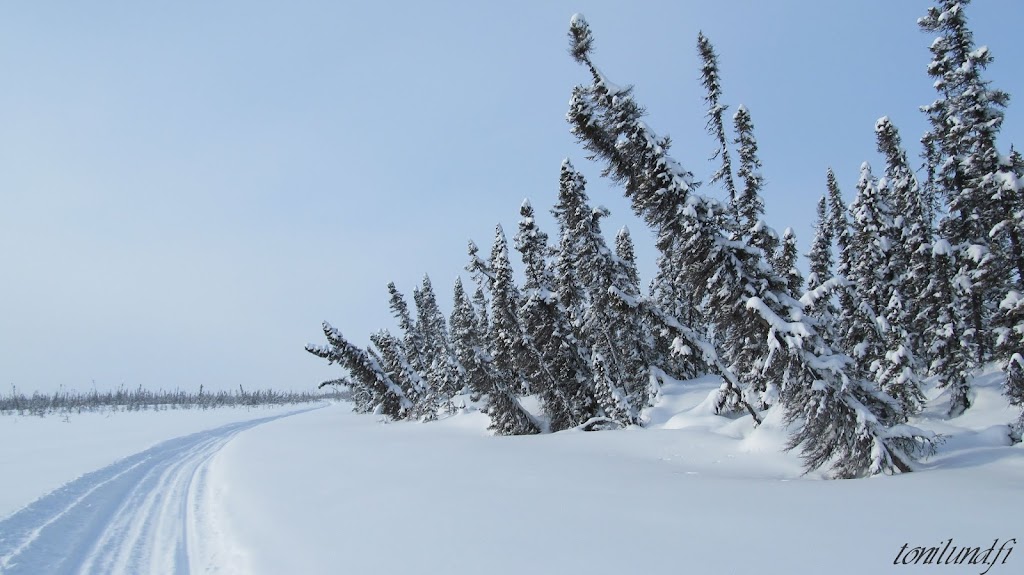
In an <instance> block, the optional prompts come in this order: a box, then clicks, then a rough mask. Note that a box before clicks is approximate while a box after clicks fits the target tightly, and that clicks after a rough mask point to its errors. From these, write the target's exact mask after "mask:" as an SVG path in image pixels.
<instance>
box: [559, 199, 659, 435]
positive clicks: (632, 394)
mask: <svg viewBox="0 0 1024 575" xmlns="http://www.w3.org/2000/svg"><path fill="white" fill-rule="evenodd" d="M584 205H586V204H585V203H584ZM607 215H608V210H607V209H605V208H604V207H597V208H594V209H592V210H590V217H588V218H584V219H582V220H581V221H580V222H579V228H578V230H577V231H576V235H577V236H578V237H579V238H580V253H579V260H578V261H577V267H576V277H577V278H578V279H579V281H580V283H581V284H582V285H583V286H584V290H585V291H586V293H587V301H588V305H587V307H586V308H585V309H584V312H583V317H582V318H581V319H582V321H581V322H580V327H579V330H580V339H581V340H582V342H583V343H584V344H586V345H587V346H589V347H590V349H591V354H592V355H591V367H592V369H594V370H595V371H594V373H593V377H594V386H595V390H601V389H603V390H604V391H603V392H600V393H596V397H597V400H598V405H600V407H601V409H602V410H603V411H604V414H605V416H606V417H609V418H611V419H613V420H615V421H616V422H617V423H619V424H620V425H624V426H625V425H634V424H637V423H639V421H640V419H639V410H638V409H636V406H638V405H642V404H644V403H646V401H647V398H648V396H649V391H648V385H649V381H650V373H649V370H648V368H647V367H648V366H647V364H646V362H645V361H644V359H643V358H638V357H637V356H636V355H634V354H636V353H638V351H639V349H640V347H641V345H642V343H641V342H640V341H638V340H637V339H638V338H642V337H643V336H642V334H641V333H638V323H639V322H638V321H637V319H636V317H635V311H634V309H635V308H634V307H630V306H629V305H624V304H623V302H622V296H625V295H626V294H628V293H631V292H633V291H634V287H633V286H631V285H629V279H628V277H627V274H625V273H623V271H624V269H623V267H622V265H621V264H620V262H619V261H618V258H617V257H615V254H613V253H612V251H611V250H610V249H609V248H608V245H607V244H606V243H605V240H604V235H603V234H602V232H601V218H604V217H606V216H607ZM626 297H628V296H626ZM598 364H600V365H601V373H598V372H597V371H596V368H597V366H598Z"/></svg>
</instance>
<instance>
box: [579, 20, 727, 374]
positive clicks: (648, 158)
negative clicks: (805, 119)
mask: <svg viewBox="0 0 1024 575" xmlns="http://www.w3.org/2000/svg"><path fill="white" fill-rule="evenodd" d="M577 16H579V15H577ZM578 21H579V22H578V23H579V25H574V26H573V27H572V28H571V29H570V35H573V45H572V47H571V51H572V53H573V55H574V57H575V58H577V60H578V61H580V62H589V52H588V50H589V48H587V46H589V45H591V44H592V42H593V38H591V37H590V30H589V28H587V26H586V23H585V22H584V21H583V18H582V16H579V18H578ZM588 67H589V68H590V69H591V72H592V73H593V74H594V83H593V84H592V85H591V86H577V87H576V88H575V89H574V90H573V96H572V99H571V100H570V104H569V112H568V114H567V119H568V121H569V122H570V124H571V125H572V131H573V133H574V134H576V136H577V138H578V139H579V140H580V141H581V142H583V145H584V147H585V148H586V149H587V150H589V151H591V152H593V153H594V154H595V156H596V157H601V158H604V157H614V158H615V159H616V161H615V162H609V164H608V166H607V167H606V169H605V171H604V175H605V176H606V177H609V178H611V179H612V180H613V181H615V182H617V183H620V184H623V185H624V186H625V193H626V197H627V198H629V199H630V200H631V201H632V204H633V210H634V212H636V213H638V214H644V216H643V217H644V219H645V221H646V222H647V224H648V225H649V226H651V227H652V228H653V229H654V231H655V246H656V247H657V249H658V252H659V255H658V259H657V273H656V276H655V278H654V280H653V282H652V284H651V290H650V291H651V297H652V298H653V299H654V301H655V302H656V304H657V306H658V307H659V309H660V310H661V311H662V312H664V313H666V314H668V315H670V316H672V317H674V318H677V319H678V321H680V322H682V323H685V324H686V327H687V328H688V330H689V329H692V332H693V333H695V334H697V333H703V332H704V331H705V330H704V327H703V317H702V314H701V313H700V304H701V302H700V300H699V299H698V298H697V297H696V296H695V295H694V293H693V291H692V290H689V289H688V285H687V277H688V276H689V271H688V270H687V269H685V267H684V266H683V263H684V262H683V259H682V258H681V257H679V252H680V246H679V245H678V244H677V243H676V242H677V239H678V238H679V237H680V236H679V233H678V231H679V230H678V224H679V222H678V217H677V214H678V212H679V211H680V210H681V209H682V208H683V206H684V205H685V203H686V198H687V196H688V195H689V193H690V189H691V188H693V187H695V186H697V185H698V184H697V183H696V182H695V181H694V179H693V174H691V173H690V172H688V171H686V170H683V169H682V168H681V167H680V166H676V165H672V166H669V165H666V164H659V162H661V161H662V160H663V159H665V158H668V159H670V160H671V158H669V157H668V156H667V154H665V150H667V149H668V147H669V146H670V145H671V141H670V140H669V138H660V139H658V140H657V141H655V140H651V141H646V140H644V139H645V138H647V137H648V136H649V135H650V134H649V133H648V132H647V131H645V130H638V129H637V128H640V127H642V126H643V122H642V119H641V118H642V116H643V109H642V108H641V107H640V106H639V105H637V103H636V101H635V100H634V99H633V97H632V88H630V87H626V88H622V87H619V86H616V85H614V84H612V83H610V82H608V81H607V79H606V78H604V76H602V75H601V74H600V73H598V72H597V70H596V69H595V68H593V66H590V65H589V64H588ZM620 135H621V136H624V137H623V138H622V139H621V140H620V139H619V136H620ZM627 136H628V137H627ZM633 162H642V163H643V164H644V165H645V167H646V168H647V169H648V170H647V173H649V174H650V178H651V181H650V182H647V183H646V185H648V186H653V185H656V186H658V188H659V189H661V190H662V193H660V194H657V195H650V194H646V193H639V192H640V190H639V188H637V187H636V185H635V184H634V183H633V182H634V179H631V178H630V176H629V173H630V172H632V171H634V170H631V169H630V170H627V169H625V167H626V166H627V165H629V164H631V163H633ZM658 335H659V336H660V337H659V339H660V340H661V341H659V349H661V350H662V351H664V352H666V353H668V352H669V350H671V340H667V341H666V340H665V339H664V337H663V336H662V334H658ZM666 359H671V360H672V361H667V362H666V363H665V364H664V367H666V371H668V372H669V375H671V376H673V377H676V378H682V377H693V376H695V375H696V374H697V373H699V372H701V371H703V365H701V363H702V358H700V357H697V356H689V357H684V356H679V355H675V356H667V357H666ZM737 393H738V392H737Z"/></svg>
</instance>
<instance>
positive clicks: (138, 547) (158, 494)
mask: <svg viewBox="0 0 1024 575" xmlns="http://www.w3.org/2000/svg"><path fill="white" fill-rule="evenodd" d="M311 409H317V408H311ZM306 411H310V409H302V410H298V411H293V412H290V413H285V414H281V415H275V416H271V417H262V418H258V419H251V420H248V421H242V422H237V423H231V424H228V425H223V426H221V427H217V428H214V429H210V430H206V431H201V432H199V433H194V434H191V435H186V436H182V437H178V438H175V439H171V440H168V441H165V442H163V443H160V444H158V445H156V446H154V447H151V448H150V449H147V450H145V451H142V452H140V453H137V454H135V455H132V456H129V457H126V458H124V459H121V460H119V461H117V462H115V463H113V464H111V465H108V466H106V467H104V468H102V469H99V470H96V471H93V472H91V473H87V474H85V475H83V476H82V477H79V478H78V479H76V480H74V481H72V482H70V483H67V484H65V485H64V486H63V487H61V488H59V489H57V490H55V491H53V492H51V493H49V494H48V495H45V496H43V497H42V498H40V499H38V500H36V501H35V502H33V503H31V504H30V505H28V506H27V507H25V508H23V509H21V510H19V511H17V512H15V513H13V514H12V515H10V516H8V517H6V518H4V519H2V520H0V574H3V575H16V574H19V573H54V574H69V575H70V574H77V573H189V572H190V571H192V566H193V565H195V563H196V560H197V559H199V558H198V557H194V556H193V555H194V551H195V548H196V547H198V546H199V543H200V542H201V541H202V540H203V539H204V537H203V533H202V532H203V530H204V525H203V520H202V516H203V510H202V509H200V507H201V504H202V502H203V495H204V491H205V490H206V488H207V484H206V481H205V478H206V473H205V471H206V468H207V466H208V464H209V462H210V460H211V459H212V457H213V456H214V455H215V454H216V453H217V452H218V451H219V450H220V449H221V448H222V447H223V446H224V445H225V444H227V442H228V441H230V440H231V439H232V438H233V437H235V436H236V435H238V434H239V433H241V432H243V431H246V430H248V429H251V428H253V427H256V426H258V425H261V424H264V423H267V422H270V421H273V420H275V419H280V418H282V417H288V416H290V415H295V414H298V413H303V412H306ZM196 566H197V567H198V565H196Z"/></svg>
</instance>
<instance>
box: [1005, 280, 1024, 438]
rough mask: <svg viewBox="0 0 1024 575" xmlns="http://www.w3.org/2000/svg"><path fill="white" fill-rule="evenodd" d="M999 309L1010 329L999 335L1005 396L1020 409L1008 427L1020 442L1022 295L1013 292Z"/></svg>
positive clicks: (1023, 429) (1023, 427)
mask: <svg viewBox="0 0 1024 575" xmlns="http://www.w3.org/2000/svg"><path fill="white" fill-rule="evenodd" d="M1000 307H1001V309H1002V310H1003V312H1004V321H1005V323H1006V324H1007V325H1009V326H1011V327H1010V328H1008V329H1006V330H1004V332H1003V333H1002V334H1001V335H1000V341H999V345H1000V351H1001V352H1002V353H1003V354H1005V355H1008V359H1007V360H1006V367H1005V369H1006V388H1005V394H1006V397H1007V399H1009V400H1010V404H1011V405H1017V406H1020V407H1021V414H1020V416H1019V417H1018V418H1017V421H1016V422H1014V423H1012V424H1011V426H1010V436H1011V438H1012V439H1013V440H1014V441H1018V442H1019V441H1021V439H1022V436H1024V353H1021V351H1019V350H1024V295H1022V294H1021V293H1020V292H1018V291H1016V290H1013V291H1010V293H1009V294H1008V295H1007V296H1006V298H1004V299H1003V301H1002V302H1001V303H1000Z"/></svg>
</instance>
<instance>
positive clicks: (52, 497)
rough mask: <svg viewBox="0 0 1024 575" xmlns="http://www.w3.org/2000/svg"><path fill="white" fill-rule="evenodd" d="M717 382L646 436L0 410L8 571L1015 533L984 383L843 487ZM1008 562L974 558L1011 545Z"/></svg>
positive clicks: (645, 556) (441, 558)
mask: <svg viewBox="0 0 1024 575" xmlns="http://www.w3.org/2000/svg"><path fill="white" fill-rule="evenodd" d="M716 386H717V381H716V380H715V379H713V378H705V379H701V380H696V381H693V382H687V383H685V384H680V385H678V386H673V387H671V388H667V389H665V390H663V395H662V398H661V402H660V403H659V404H658V406H656V407H655V408H653V409H651V410H649V411H648V413H647V416H648V418H649V423H648V428H647V429H627V430H621V431H602V432H593V433H586V432H579V431H569V432H562V433H557V434H549V435H542V436H529V437H491V436H489V434H488V433H487V431H486V426H487V420H486V417H485V416H483V415H481V414H480V413H477V412H470V413H462V414H459V415H457V416H454V417H451V418H448V419H445V420H442V421H438V422H433V423H429V424H418V423H387V424H384V423H381V422H380V421H379V420H378V418H377V417H374V416H369V415H356V414H353V413H351V412H350V411H349V409H348V406H347V405H344V404H338V405H330V406H328V407H325V408H323V409H314V410H311V411H306V412H301V413H297V414H293V415H286V413H287V410H274V411H254V412H250V413H245V412H233V413H229V412H226V411H224V412H163V413H156V414H154V413H142V414H114V415H112V416H110V417H105V416H93V415H81V416H72V417H71V418H70V420H69V421H68V422H64V421H61V419H60V418H57V417H54V418H46V419H43V420H29V419H26V418H22V419H20V420H18V421H13V422H12V420H11V419H10V418H0V430H2V431H0V432H2V433H3V437H5V438H7V439H8V441H5V442H3V444H2V445H0V463H2V467H0V474H2V475H0V477H2V479H0V481H2V484H0V487H2V489H0V493H2V494H3V495H2V497H3V498H2V499H0V503H2V505H0V517H3V516H4V515H6V518H4V519H0V572H2V573H49V572H58V573H75V572H78V569H79V568H80V567H85V571H84V572H115V573H138V572H150V573H163V572H168V573H170V572H189V571H190V570H191V572H216V573H405V572H415V573H445V574H453V573H488V574H500V573H517V574H520V573H616V574H622V573H639V572H665V573H787V574H788V573H837V574H842V573H850V574H858V575H859V574H863V573H880V572H893V573H896V572H907V571H908V570H909V571H910V572H920V571H925V570H928V571H929V572H932V571H937V569H936V567H935V566H934V565H916V566H915V565H912V564H911V565H903V564H899V565H894V564H893V562H894V560H896V559H897V556H898V554H900V553H901V549H902V548H903V546H904V544H907V545H908V547H907V548H906V549H903V557H906V554H907V552H908V551H912V549H913V548H914V547H917V546H920V547H936V546H938V547H939V548H940V549H941V548H943V546H945V545H946V542H947V541H948V540H950V539H952V540H953V541H952V542H951V546H957V547H960V546H972V547H979V546H980V547H981V548H982V549H985V548H987V547H989V546H991V545H992V543H993V541H994V540H998V541H999V543H1000V544H1003V545H1004V546H1008V547H1012V546H1013V545H1016V542H1013V543H1011V542H1010V540H1012V539H1014V538H1015V539H1016V540H1017V541H1019V542H1020V545H1019V546H1020V547H1022V548H1024V531H1022V527H1021V526H1022V523H1021V521H1020V518H1021V516H1022V513H1021V512H1022V511H1024V504H1022V502H1021V498H1020V489H1021V486H1022V485H1024V448H1022V447H1021V446H1020V445H1018V446H1014V447H1008V444H1009V441H1008V438H1007V436H1006V426H1005V422H1008V421H1010V420H1012V419H1013V417H1014V415H1015V414H1014V412H1013V411H1012V410H1011V409H1009V408H1007V407H1006V401H1005V400H1004V399H1003V398H1002V397H1000V396H999V394H998V392H999V390H998V388H997V387H996V386H995V376H994V375H991V374H990V375H987V376H983V377H982V378H980V379H979V380H978V387H977V391H976V397H975V402H976V405H975V407H974V408H972V409H971V410H970V411H969V412H968V413H967V414H966V415H964V416H963V417H960V418H958V419H956V420H953V421H949V420H945V419H944V418H943V417H942V416H941V413H942V409H941V408H942V404H943V402H944V396H942V395H941V394H939V393H937V392H934V391H933V392H931V393H930V394H929V397H930V398H931V399H932V405H931V406H930V408H929V410H928V411H927V412H926V413H925V414H924V416H923V417H922V418H921V420H920V421H917V422H916V423H917V424H918V425H920V426H922V427H926V428H929V429H934V430H935V431H938V432H940V433H943V434H946V435H947V436H948V439H947V441H946V443H945V444H944V445H943V446H942V448H941V450H940V453H939V455H938V456H937V457H935V458H933V459H931V460H929V461H928V462H926V463H925V464H924V465H922V469H921V472H920V473H913V474H908V475H903V476H896V477H875V478H871V479H864V480H849V481H824V480H822V475H821V474H820V473H813V474H810V475H807V476H804V475H802V474H801V466H800V461H799V459H798V458H797V456H796V455H795V454H792V453H784V452H782V451H781V447H782V446H783V444H784V442H785V434H784V432H783V430H782V429H781V428H780V423H779V421H778V420H777V417H775V416H773V417H770V418H769V419H768V420H767V421H766V422H765V424H764V425H762V426H761V427H759V428H757V429H754V428H753V426H752V425H751V421H750V418H749V417H744V418H739V419H734V420H733V419H727V418H723V417H719V416H715V415H713V414H712V413H711V412H710V410H709V408H708V405H707V402H706V401H705V399H706V398H707V396H708V394H709V392H710V391H711V390H712V389H713V388H714V387H716ZM282 415H286V416H283V417H281V416H282ZM218 418H219V419H218ZM203 429H205V431H203V432H201V433H195V432H197V431H200V430H203ZM188 433H195V434H193V435H190V436H186V437H182V438H180V439H175V440H173V441H170V442H166V443H161V444H158V445H156V446H155V447H151V446H152V445H153V443H154V441H158V440H159V439H161V438H164V437H174V436H182V435H186V434H188ZM145 448H150V449H149V451H146V452H143V453H142V454H140V455H135V456H130V457H127V458H126V459H120V460H119V461H117V462H116V463H113V464H111V463H112V462H113V461H114V460H115V459H118V458H121V457H125V456H128V455H130V454H132V453H136V452H138V451H141V450H143V449H145ZM40 460H48V461H49V463H42V462H40ZM108 464H111V465H109V466H108V467H103V466H104V465H108ZM93 469H99V471H96V472H94V473H91V474H88V475H85V476H82V477H81V478H79V479H77V480H75V481H72V482H71V483H68V484H66V485H64V486H63V487H61V488H60V489H58V490H57V491H54V492H52V493H50V494H49V495H47V496H46V497H44V498H42V499H39V500H38V501H36V502H35V503H32V504H31V505H28V504H29V502H30V501H31V500H32V499H33V498H34V497H38V496H41V495H44V494H45V493H47V492H48V491H50V490H51V489H53V488H55V487H57V486H58V485H60V484H62V483H65V482H69V481H71V480H73V479H75V477H76V476H78V475H80V474H82V473H84V472H86V471H89V470H93ZM11 493H13V494H16V495H13V496H12V495H10V494H11ZM30 494H31V495H30ZM26 505H28V506H27V507H24V506H26ZM19 509H20V510H19ZM97 510H98V511H97ZM12 512H13V513H12ZM997 547H998V545H997ZM1003 559H1005V563H1002V562H1000V563H997V564H996V565H993V566H991V568H990V569H989V570H988V573H1017V572H1020V569H1021V567H1022V566H1024V549H1020V550H1016V551H1014V552H1011V553H1010V554H1009V555H1006V553H1005V551H1004V552H1003V556H1002V557H1001V558H1000V561H1002V560H1003ZM61 560H66V561H65V562H64V563H63V564H61V563H60V561H61ZM938 570H941V571H942V572H943V573H981V572H983V571H985V570H986V566H982V565H974V566H971V565H944V566H943V567H942V568H941V569H938Z"/></svg>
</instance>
